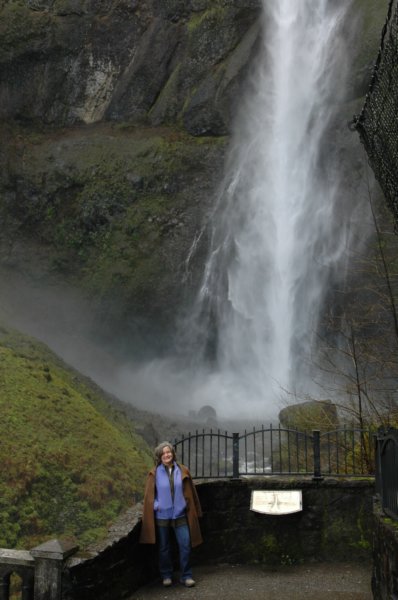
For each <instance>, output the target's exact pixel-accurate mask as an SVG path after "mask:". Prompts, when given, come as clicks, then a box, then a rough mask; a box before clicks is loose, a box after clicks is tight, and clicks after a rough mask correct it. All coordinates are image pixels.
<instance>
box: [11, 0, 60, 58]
mask: <svg viewBox="0 0 398 600" xmlns="http://www.w3.org/2000/svg"><path fill="white" fill-rule="evenodd" d="M50 22H51V17H50V15H49V14H48V13H44V12H36V11H32V10H29V8H28V7H27V6H26V3H25V2H19V1H15V0H14V1H12V2H8V3H7V4H6V5H5V6H3V7H2V9H1V10H0V60H5V59H7V58H9V57H11V56H14V57H15V56H17V55H18V54H21V53H23V52H27V51H28V49H29V50H30V51H31V50H32V44H33V45H34V44H35V43H41V41H42V40H43V38H45V36H46V34H47V31H48V28H49V24H50Z"/></svg>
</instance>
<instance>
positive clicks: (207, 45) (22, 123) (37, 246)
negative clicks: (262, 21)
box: [0, 0, 385, 323]
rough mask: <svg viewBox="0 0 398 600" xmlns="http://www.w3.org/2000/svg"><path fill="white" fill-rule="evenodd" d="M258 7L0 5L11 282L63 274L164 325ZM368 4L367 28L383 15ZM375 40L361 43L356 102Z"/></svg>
mask: <svg viewBox="0 0 398 600" xmlns="http://www.w3.org/2000/svg"><path fill="white" fill-rule="evenodd" d="M260 4H261V0H85V1H84V0H10V1H7V0H0V79H1V85H0V118H1V124H0V129H1V141H0V171H1V173H0V219H1V223H2V227H1V231H0V268H1V269H2V275H3V278H4V276H7V271H8V272H10V270H12V272H14V273H15V272H16V271H23V272H24V273H25V274H26V276H27V277H30V278H33V279H36V280H37V279H39V280H40V285H42V284H43V282H48V281H50V282H51V281H54V280H62V281H63V282H64V281H67V282H68V284H70V285H72V286H74V287H76V288H78V289H83V290H84V291H85V293H86V294H87V295H88V297H89V298H93V299H95V309H96V310H98V312H99V313H103V312H104V311H105V312H106V313H107V314H108V315H109V318H110V321H112V322H117V321H119V322H121V323H122V322H123V321H124V319H125V317H126V315H127V314H132V313H134V314H136V315H138V316H143V317H145V318H148V319H150V320H151V321H152V322H153V321H154V320H156V321H157V322H162V323H166V322H168V323H170V316H171V315H173V314H174V313H175V310H176V307H177V306H178V304H179V302H180V297H181V291H180V290H181V280H182V277H183V274H184V268H185V267H184V264H185V260H186V257H187V254H188V251H189V248H190V246H191V244H192V242H193V240H194V239H195V235H197V233H198V230H199V228H200V225H201V222H202V220H203V215H204V214H205V213H206V212H207V211H208V210H209V208H210V207H211V204H212V202H213V199H214V196H215V190H216V188H217V183H218V181H219V180H220V177H221V176H222V165H223V158H224V153H225V148H226V145H227V141H228V133H229V131H230V127H231V121H232V119H233V115H234V113H235V109H236V106H237V104H238V103H239V99H240V97H241V94H242V93H243V89H244V85H245V77H246V76H247V75H248V73H249V71H250V65H251V64H252V62H253V58H254V57H255V54H256V48H257V44H258V36H259V14H260ZM360 4H361V9H360V11H362V18H363V21H364V25H363V31H365V30H366V27H368V29H369V24H368V21H369V19H368V21H367V14H368V12H369V14H370V13H372V15H373V16H372V19H371V22H372V23H374V14H373V13H374V6H373V4H372V3H371V2H369V3H364V2H361V3H360ZM368 5H369V6H368ZM357 8H358V7H357V3H354V12H357ZM358 10H359V9H358ZM384 13H385V7H384V6H383V7H380V8H379V10H378V15H379V17H380V24H381V22H382V18H384ZM376 33H377V36H376ZM378 37H379V29H377V31H376V32H373V33H372V34H366V35H365V36H364V39H363V40H362V41H361V44H362V45H363V46H364V48H365V46H366V51H367V54H366V57H362V58H361V59H360V60H359V63H360V64H359V63H358V65H357V67H356V69H357V74H358V75H357V79H356V80H355V81H354V83H353V90H352V94H351V96H352V98H353V99H355V97H357V96H359V95H361V94H362V93H363V91H364V89H366V85H364V84H363V82H364V81H367V78H368V72H369V69H368V67H367V65H369V56H370V55H372V51H369V48H370V47H371V48H373V47H374V50H375V52H376V48H377V42H378ZM376 38H377V39H376ZM369 39H371V42H370V45H369ZM365 41H366V44H365ZM372 44H373V45H372ZM202 258H203V253H202V255H201V254H200V252H199V254H198V255H197V260H198V261H199V263H200V261H201V259H202ZM198 273H199V270H195V268H194V270H193V275H192V276H193V280H192V282H193V284H194V283H195V280H196V279H197V277H198ZM192 287H194V286H192Z"/></svg>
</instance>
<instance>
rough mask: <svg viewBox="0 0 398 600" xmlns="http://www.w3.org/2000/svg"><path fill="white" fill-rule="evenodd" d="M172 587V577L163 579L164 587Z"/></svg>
mask: <svg viewBox="0 0 398 600" xmlns="http://www.w3.org/2000/svg"><path fill="white" fill-rule="evenodd" d="M171 585H173V582H172V580H171V579H170V577H166V578H165V579H163V587H170V586H171Z"/></svg>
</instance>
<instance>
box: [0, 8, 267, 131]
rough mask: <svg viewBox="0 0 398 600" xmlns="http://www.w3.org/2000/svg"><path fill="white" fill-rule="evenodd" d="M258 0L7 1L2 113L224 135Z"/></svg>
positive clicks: (1, 30)
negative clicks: (164, 126)
mask: <svg viewBox="0 0 398 600" xmlns="http://www.w3.org/2000/svg"><path fill="white" fill-rule="evenodd" d="M258 12H259V0H239V1H234V0H219V1H217V0H192V1H191V2H187V1H186V0H163V1H162V2H159V1H156V0H153V1H151V0H143V1H142V0H141V1H138V0H104V1H95V2H94V0H91V1H89V0H86V1H83V2H82V1H79V2H77V1H76V0H27V1H25V2H17V1H14V2H5V3H4V2H3V7H2V11H1V26H0V34H1V35H0V37H1V40H2V41H1V42H0V44H1V45H0V60H1V73H2V79H3V85H2V89H1V97H0V99H1V103H0V104H1V109H0V110H1V113H0V114H1V116H2V117H3V118H7V119H10V118H19V119H23V120H39V121H40V122H44V123H48V124H55V125H57V126H60V125H68V126H70V125H73V124H75V123H86V124H90V123H97V122H98V121H101V120H102V119H106V120H109V119H110V120H116V121H121V120H123V121H125V120H128V121H132V122H135V123H145V124H149V125H153V126H158V125H161V124H164V123H167V124H171V123H179V124H181V125H182V126H183V127H184V128H185V129H186V130H187V131H189V132H190V133H192V134H194V135H203V134H215V135H223V134H225V133H227V131H228V123H229V119H230V113H231V109H233V104H234V97H235V96H236V91H237V89H238V86H239V82H240V81H241V79H242V73H243V72H244V70H245V68H246V65H247V61H248V59H249V57H250V54H251V52H252V49H253V45H254V43H255V40H256V36H257V29H258V24H257V16H258Z"/></svg>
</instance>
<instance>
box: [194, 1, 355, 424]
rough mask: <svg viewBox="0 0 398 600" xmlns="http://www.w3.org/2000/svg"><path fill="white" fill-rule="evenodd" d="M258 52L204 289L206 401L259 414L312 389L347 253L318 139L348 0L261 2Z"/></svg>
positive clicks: (331, 94) (333, 94)
mask: <svg viewBox="0 0 398 600" xmlns="http://www.w3.org/2000/svg"><path fill="white" fill-rule="evenodd" d="M263 2H264V29H265V31H264V40H265V41H264V48H263V58H262V61H261V65H260V67H259V68H258V70H257V71H256V73H255V76H254V77H253V81H252V88H253V89H252V93H251V94H250V97H249V98H248V99H247V102H246V105H245V106H244V107H242V110H241V112H240V126H239V129H238V130H237V132H236V135H235V139H234V143H233V148H232V151H231V155H230V160H229V165H228V172H227V176H226V179H225V182H224V185H223V188H222V190H221V193H220V196H219V200H218V205H217V208H216V211H215V214H214V215H213V217H212V223H214V225H213V233H212V247H211V253H210V257H209V260H208V263H207V265H206V269H205V276H204V281H203V285H202V288H201V291H200V297H199V307H198V311H199V313H200V315H201V317H200V318H201V321H200V325H199V328H201V329H202V330H207V331H208V330H209V329H211V328H214V329H215V333H214V338H213V342H212V343H213V346H214V348H213V353H214V354H215V363H216V364H215V370H214V371H213V373H212V375H211V376H210V377H208V379H207V382H206V383H205V384H204V386H202V391H204V390H203V388H205V390H206V391H205V396H206V397H207V398H209V399H211V398H214V401H213V404H217V402H218V404H220V401H221V404H223V409H224V410H225V409H227V406H229V410H228V409H227V410H228V412H229V413H230V414H231V413H233V412H234V411H235V410H236V409H239V410H240V411H241V410H242V409H243V410H246V411H248V410H249V411H250V410H251V412H253V413H259V412H260V411H265V412H267V408H266V407H267V405H268V407H269V405H270V404H271V405H272V404H273V405H274V407H275V405H276V404H277V403H278V400H279V398H280V395H281V390H283V389H285V390H289V391H290V392H295V391H300V393H304V394H305V393H309V392H310V389H309V385H310V382H309V372H308V368H307V367H308V361H309V356H310V354H311V349H312V338H313V336H314V333H315V331H316V328H317V324H318V317H319V313H320V308H321V306H322V302H323V300H324V297H325V291H326V287H327V284H328V281H329V280H330V277H331V273H332V271H333V269H334V268H335V267H336V264H337V262H338V260H339V259H340V257H341V254H342V251H343V249H344V239H345V236H344V232H343V231H342V230H341V228H340V230H339V231H338V230H337V229H338V228H337V227H336V224H335V221H334V212H335V196H336V192H337V189H338V181H336V180H334V179H333V178H332V176H331V175H330V172H331V170H333V169H330V168H329V167H330V164H329V165H328V164H327V161H328V159H326V161H325V162H326V166H325V165H323V166H322V164H321V163H322V161H321V154H322V144H324V142H325V140H324V134H325V131H326V129H327V127H328V126H330V119H331V117H332V116H333V109H334V108H333V107H334V104H335V103H336V102H337V101H338V99H339V97H340V94H339V89H341V87H342V86H343V85H344V77H343V72H345V71H346V64H347V56H348V53H347V49H346V48H345V45H344V40H343V38H342V32H341V28H342V24H343V21H344V16H345V13H346V11H347V8H348V5H349V2H344V3H341V2H336V1H335V0H278V1H274V0H263Z"/></svg>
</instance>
